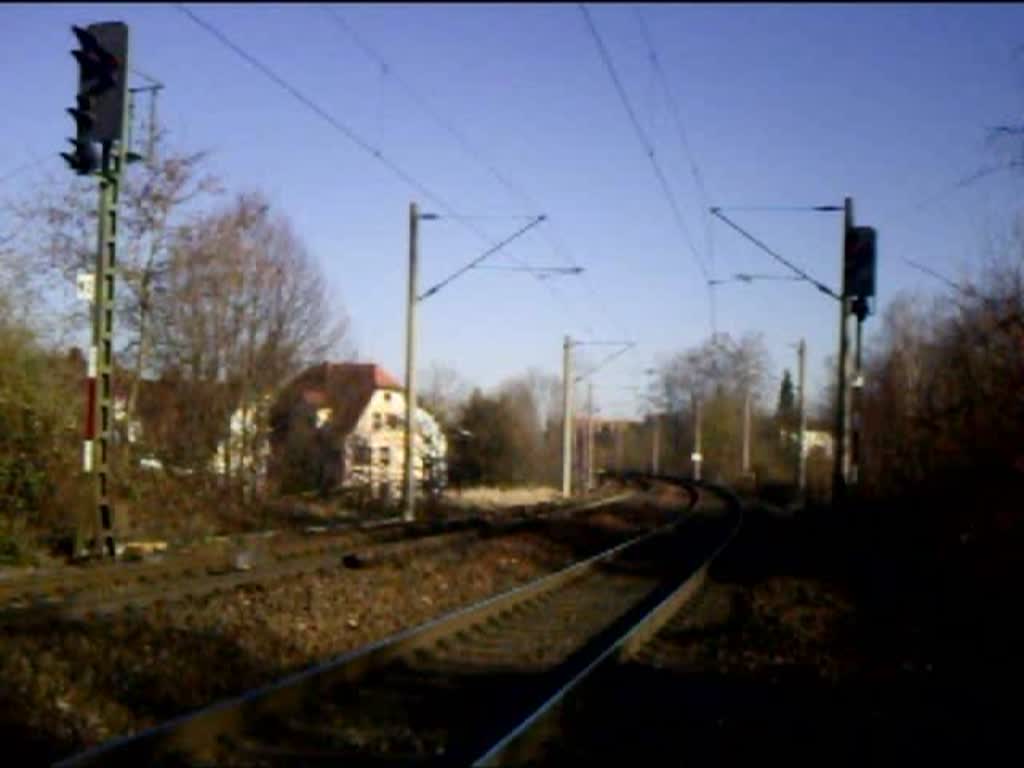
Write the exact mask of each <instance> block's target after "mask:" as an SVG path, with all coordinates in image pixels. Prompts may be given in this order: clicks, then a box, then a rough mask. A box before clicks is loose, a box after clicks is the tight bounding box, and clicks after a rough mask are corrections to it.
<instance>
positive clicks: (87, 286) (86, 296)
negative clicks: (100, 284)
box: [75, 272, 96, 302]
mask: <svg viewBox="0 0 1024 768" xmlns="http://www.w3.org/2000/svg"><path fill="white" fill-rule="evenodd" d="M75 286H76V288H77V289H78V298H79V299H81V300H82V301H90V302H91V301H92V300H93V297H94V296H95V293H96V276H95V275H94V274H93V273H92V272H79V273H78V277H77V279H76V280H75Z"/></svg>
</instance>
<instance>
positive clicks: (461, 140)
mask: <svg viewBox="0 0 1024 768" xmlns="http://www.w3.org/2000/svg"><path fill="white" fill-rule="evenodd" d="M324 11H325V12H326V13H327V14H328V16H329V17H330V18H331V19H332V20H333V21H334V23H335V24H336V25H337V26H338V27H339V28H340V29H341V30H342V31H343V32H344V33H345V34H346V35H348V37H349V38H350V39H351V40H352V42H353V43H354V44H355V45H356V47H357V48H359V49H360V50H361V51H362V52H363V53H364V54H365V55H366V56H367V57H368V58H370V59H372V60H373V61H374V62H375V63H376V64H377V65H378V66H379V67H380V68H381V71H382V72H383V73H384V74H385V75H388V76H390V77H391V78H392V79H393V80H394V82H395V83H397V84H398V85H399V87H401V88H402V90H403V91H405V93H406V94H407V95H408V96H409V97H410V98H411V99H413V100H414V101H415V102H416V103H417V104H418V105H419V106H420V108H421V109H422V110H423V111H424V112H425V113H426V114H427V115H429V116H430V117H431V118H432V119H433V120H434V121H435V122H436V123H437V124H438V125H440V126H441V127H442V128H443V129H444V130H445V131H447V132H448V133H449V134H450V135H451V136H452V138H453V139H455V141H456V143H457V144H458V145H459V146H460V147H461V148H462V150H463V151H464V152H466V154H467V155H469V156H470V157H472V158H473V160H475V161H476V162H477V163H478V164H479V165H480V166H481V167H483V168H484V169H485V170H486V171H487V172H488V173H489V174H490V175H491V177H492V178H493V179H494V180H495V181H497V182H498V184H499V185H500V186H502V187H504V189H505V191H506V192H508V193H509V194H510V195H511V196H512V197H513V198H515V199H517V200H518V201H519V202H520V203H522V204H523V205H525V206H527V207H529V208H535V209H538V210H539V209H540V206H539V205H538V204H537V201H536V200H535V199H534V198H533V197H532V196H531V195H530V194H529V193H527V192H526V190H525V189H523V188H522V187H520V186H519V185H517V184H516V183H514V182H513V181H512V180H511V179H510V178H509V177H508V176H506V175H505V174H503V173H502V172H501V171H499V170H498V168H497V167H496V166H495V165H494V164H493V163H491V162H490V161H489V160H488V159H487V158H486V157H485V156H484V154H483V153H482V152H481V151H480V150H479V149H478V148H477V146H476V145H475V144H474V143H473V142H472V141H470V140H469V139H468V138H467V137H466V135H465V134H464V133H463V132H462V131H461V130H459V129H458V128H457V127H456V126H455V125H454V124H453V123H452V122H451V121H450V120H448V119H447V118H446V117H445V116H444V115H443V114H441V113H440V112H439V111H438V110H436V109H434V108H433V107H432V106H431V105H430V103H429V101H428V100H426V99H425V98H423V96H422V95H421V94H420V93H419V91H417V89H415V88H414V87H413V86H412V85H411V84H410V83H409V81H408V80H406V79H405V78H404V77H402V76H401V75H400V74H399V73H398V71H397V70H396V69H395V68H394V67H393V66H392V65H391V64H390V63H389V62H388V61H387V59H386V58H385V57H384V55H383V54H381V53H380V52H379V51H378V50H377V49H375V48H374V47H373V46H372V45H370V43H368V42H367V41H366V40H365V39H364V38H363V37H362V36H361V35H360V34H359V33H358V32H357V31H356V30H355V28H354V27H353V26H352V24H351V23H350V22H349V21H348V20H347V19H345V17H344V16H342V15H341V14H340V13H338V12H337V11H336V10H335V9H334V8H331V7H330V6H324ZM453 218H454V217H453ZM464 218H472V217H464ZM481 218H482V217H481ZM551 218H552V217H551V215H550V214H549V215H548V222H549V224H548V226H547V227H545V228H544V229H543V230H542V235H543V237H544V238H545V239H546V240H547V241H548V244H549V246H550V247H551V250H552V253H553V254H554V255H555V256H556V257H557V258H560V259H562V260H564V261H565V262H566V263H567V264H568V265H569V266H571V267H573V268H577V267H579V262H578V261H577V260H576V258H575V257H574V256H573V255H572V252H571V251H570V250H569V249H568V248H567V247H566V246H565V243H564V242H563V241H562V240H561V238H559V237H558V235H557V232H556V231H555V230H554V229H553V228H552V226H551ZM581 277H582V278H583V283H584V286H585V288H586V290H587V292H588V293H589V294H590V296H591V298H592V300H593V301H594V303H595V304H596V305H599V306H598V309H599V314H600V313H602V312H603V314H604V315H605V317H606V319H609V320H610V318H611V314H610V313H609V312H608V309H607V306H606V305H605V304H604V303H603V302H602V301H600V299H598V298H597V295H596V292H595V290H594V286H593V283H592V282H591V280H590V278H589V276H588V275H587V273H586V272H583V273H582V275H581ZM549 290H551V291H555V292H558V291H557V289H556V288H551V287H550V286H549ZM552 296H553V297H554V293H552ZM557 300H558V299H557V297H556V301H557ZM613 324H616V325H617V323H613ZM627 335H629V334H627Z"/></svg>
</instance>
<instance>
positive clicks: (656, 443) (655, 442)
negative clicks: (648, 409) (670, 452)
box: [651, 412, 661, 475]
mask: <svg viewBox="0 0 1024 768" xmlns="http://www.w3.org/2000/svg"><path fill="white" fill-rule="evenodd" d="M660 453H661V414H660V413H657V412H655V414H654V435H653V436H652V437H651V474H652V475H656V474H658V456H659V454H660Z"/></svg>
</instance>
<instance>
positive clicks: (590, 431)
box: [584, 381, 594, 493]
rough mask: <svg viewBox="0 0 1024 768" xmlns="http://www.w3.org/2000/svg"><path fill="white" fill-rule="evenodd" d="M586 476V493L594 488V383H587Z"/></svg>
mask: <svg viewBox="0 0 1024 768" xmlns="http://www.w3.org/2000/svg"><path fill="white" fill-rule="evenodd" d="M586 471H587V474H586V479H585V481H584V482H585V486H586V492H587V493H590V491H591V490H592V489H593V487H594V382H592V381H588V382H587V470H586Z"/></svg>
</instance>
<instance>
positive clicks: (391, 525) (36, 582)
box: [0, 493, 632, 624]
mask: <svg viewBox="0 0 1024 768" xmlns="http://www.w3.org/2000/svg"><path fill="white" fill-rule="evenodd" d="M630 495H632V494H626V493H619V494H615V495H611V496H607V497H604V498H600V499H597V500H594V501H590V502H587V503H584V504H577V505H573V506H569V507H555V508H550V507H540V508H537V509H531V508H528V507H527V508H524V509H522V510H519V511H518V513H507V514H504V515H502V516H501V518H500V519H497V520H488V519H487V518H484V517H481V516H478V515H469V516H463V517H456V518H454V519H451V520H447V521H444V522H436V523H429V522H424V523H413V524H410V523H403V522H401V521H400V520H394V521H387V522H385V523H383V524H381V523H371V524H368V525H350V526H339V527H338V528H337V529H334V530H328V531H326V532H325V533H323V534H313V535H309V536H306V537H303V538H301V539H299V540H298V541H295V540H292V541H288V542H281V543H278V544H276V545H275V546H270V545H265V546H262V547H260V546H258V545H257V546H253V544H254V543H255V539H254V537H249V542H247V544H246V546H244V547H242V548H240V549H236V550H235V551H234V552H228V551H221V552H206V553H202V554H198V555H194V556H182V557H180V558H175V559H172V560H169V561H166V562H155V563H152V562H151V563H120V564H116V565H104V566H99V567H97V568H95V569H86V570H79V569H74V568H69V569H67V570H65V571H64V572H62V573H60V574H54V575H50V576H47V577H42V578H40V577H35V578H32V577H29V578H22V579H18V580H17V581H11V582H5V583H0V624H15V623H24V622H30V623H31V622H39V621H43V622H45V621H50V620H53V619H58V618H59V619H83V618H88V617H89V616H92V615H100V614H104V613H113V612H117V611H121V610H125V609H137V608H144V607H146V606H148V605H151V604H153V603H156V602H165V603H166V602H174V601H178V600H183V599H185V598H195V597H201V596H203V595H208V594H214V593H217V592H221V591H226V590H230V589H234V588H236V587H240V586H243V585H255V584H264V583H273V582H276V581H278V580H280V579H282V578H288V577H293V576H298V575H301V574H304V573H311V572H315V571H320V570H326V569H332V568H342V567H359V566H362V565H366V564H369V563H372V562H376V561H379V560H384V559H389V558H401V557H405V556H408V555H411V554H413V553H417V554H423V553H426V552H429V551H432V550H436V549H441V548H444V547H451V546H454V545H455V544H457V543H459V542H462V541H467V540H469V539H472V538H475V537H479V536H481V535H485V534H489V535H494V534H500V533H505V532H512V531H515V530H519V529H521V528H523V527H524V526H528V525H530V524H531V523H533V522H535V521H539V520H545V519H557V518H559V517H565V516H570V515H574V514H578V513H581V512H586V511H589V510H593V509H599V508H603V507H606V506H608V505H611V504H615V503H618V502H621V501H623V500H625V499H626V498H628V497H629V496H630Z"/></svg>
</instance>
